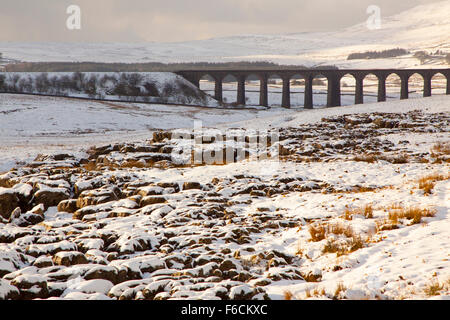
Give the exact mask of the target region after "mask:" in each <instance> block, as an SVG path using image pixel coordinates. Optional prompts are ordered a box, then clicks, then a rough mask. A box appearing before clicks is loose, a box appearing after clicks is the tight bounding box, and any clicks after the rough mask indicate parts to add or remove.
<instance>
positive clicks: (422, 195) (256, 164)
mask: <svg viewBox="0 0 450 320" xmlns="http://www.w3.org/2000/svg"><path fill="white" fill-rule="evenodd" d="M0 97H1V99H2V102H3V104H2V105H5V106H6V110H9V112H7V113H4V114H2V116H1V118H0V119H2V121H4V122H3V123H1V124H0V128H2V129H3V128H4V127H6V130H4V131H2V132H1V136H0V137H1V139H2V141H6V143H5V144H3V143H2V146H3V145H6V146H7V147H6V148H5V149H4V150H6V152H4V153H3V154H4V155H6V156H7V157H11V159H12V158H13V157H14V153H15V152H16V150H17V149H15V144H19V143H21V144H22V147H24V146H25V145H26V144H27V143H28V142H27V141H30V143H29V145H31V148H35V146H40V148H41V150H40V152H39V153H41V154H46V153H48V151H51V152H50V154H53V156H52V155H50V156H44V155H42V156H40V157H39V158H37V159H36V160H35V161H33V162H31V163H29V164H27V165H25V166H23V167H21V168H18V169H17V170H13V171H8V172H7V173H5V174H4V175H1V176H0V185H1V186H2V188H0V204H2V205H3V206H0V209H1V210H2V215H3V216H4V218H6V219H7V218H8V217H7V216H9V214H11V212H10V211H11V210H13V209H14V207H15V205H12V203H13V202H14V201H16V202H17V205H18V206H19V207H21V209H16V210H14V213H12V218H10V220H9V221H7V220H6V219H5V220H3V222H0V275H1V276H2V279H0V298H2V297H3V298H4V297H10V298H15V297H17V295H18V294H20V295H22V297H26V298H49V297H50V298H64V299H111V298H112V299H118V298H120V299H192V298H194V299H195V298H199V299H219V298H231V299H251V298H253V299H263V298H271V299H284V298H287V297H291V298H295V299H297V298H298V299H303V298H311V299H315V298H320V299H329V298H337V299H415V298H430V299H436V298H438V299H448V298H450V282H449V281H450V233H449V230H450V215H449V211H448V209H449V204H450V182H449V176H448V172H449V165H448V163H449V162H448V161H449V142H450V133H449V126H448V123H449V114H450V112H449V111H450V97H449V96H445V95H441V96H434V97H430V98H421V99H410V100H402V101H388V102H385V103H372V104H365V105H358V106H346V107H338V108H320V109H315V110H303V109H292V110H286V109H280V108H272V109H269V110H220V109H203V108H188V107H182V106H179V107H176V106H174V107H168V106H148V105H140V104H124V105H122V104H120V107H119V106H117V105H115V106H112V105H108V104H106V105H105V104H104V103H98V102H86V101H78V100H71V99H64V98H44V97H30V96H20V95H17V96H13V95H1V96H0ZM62 105H64V109H63V110H64V112H61V113H59V112H60V111H61V110H60V109H59V108H60V106H62ZM105 108H106V109H105ZM2 110H3V109H2ZM58 110H59V111H58ZM68 110H70V111H68ZM106 112H107V113H106ZM14 114H16V116H15V115H14ZM105 114H108V119H106V120H105ZM28 115H29V117H28ZM38 116H39V117H38ZM14 117H16V118H14ZM51 117H54V121H52V119H50V118H51ZM130 117H133V120H129V119H130ZM3 119H5V120H3ZM26 119H30V120H26ZM33 119H34V125H33V122H32V121H33ZM38 119H43V120H42V121H41V120H38ZM62 119H66V120H64V121H63V120H62ZM194 120H202V121H203V126H204V127H209V128H218V129H221V130H222V132H225V131H226V130H229V129H231V128H244V129H247V130H251V129H254V130H264V129H272V130H273V129H277V130H278V132H279V137H280V142H279V143H280V145H281V146H282V147H283V148H281V149H282V150H284V152H283V153H282V157H281V161H280V162H273V161H271V160H260V161H256V160H254V159H253V158H249V159H248V160H243V161H238V162H236V163H229V164H225V165H202V166H193V167H191V166H178V165H176V164H175V163H173V162H172V160H171V157H170V152H171V150H175V149H176V148H177V146H180V145H185V143H186V142H187V141H190V140H187V141H185V140H177V139H175V138H174V139H168V138H167V137H168V136H167V135H165V136H161V134H156V135H155V136H154V137H153V140H152V141H151V142H150V141H148V140H147V139H151V135H150V134H151V132H152V131H154V130H155V129H156V128H159V129H171V128H185V129H187V130H190V129H192V127H193V121H194ZM30 122H32V123H30ZM85 122H87V123H85ZM74 128H75V129H74ZM114 128H116V129H114ZM89 129H90V130H92V132H88V130H89ZM76 130H79V131H80V132H76ZM74 132H75V133H74ZM79 133H82V134H83V135H78V134H79ZM39 139H41V140H40V142H39V143H40V144H34V143H33V141H39ZM66 139H67V140H66ZM83 139H86V140H84V141H83ZM146 140H147V141H146ZM67 141H69V142H68V143H67V145H68V146H69V149H71V150H68V148H67V146H66V142H67ZM114 141H117V142H118V144H116V145H114V144H113V145H111V146H109V147H106V148H103V147H99V146H101V145H107V144H110V143H113V142H114ZM132 141H136V142H135V143H131V142H132ZM93 143H95V144H96V145H97V147H98V148H96V149H90V150H87V148H88V147H89V145H91V144H93ZM8 145H9V146H12V148H9V147H8ZM49 145H52V147H48V146H49ZM276 145H277V144H275V146H276ZM81 146H83V147H84V150H81ZM206 146H208V147H210V148H215V147H219V149H220V148H221V146H220V142H218V141H216V142H215V143H212V144H211V143H208V144H207V145H206ZM244 146H245V148H246V145H245V144H244ZM58 149H59V151H58ZM19 150H22V151H20V152H23V150H26V147H25V148H22V149H19ZM86 152H87V153H86ZM20 156H21V155H20V154H18V155H17V156H16V157H15V158H16V159H18V160H19V159H20ZM26 158H28V159H29V157H26ZM430 175H433V176H432V177H431V176H430ZM425 176H427V179H425V180H424V181H423V182H427V183H429V185H428V188H426V187H425V186H423V185H422V184H420V183H419V179H420V178H423V177H425ZM14 196H17V197H18V198H17V200H10V202H8V201H6V202H5V199H13V198H14ZM8 197H12V198H8ZM8 204H9V206H8ZM40 204H42V205H40ZM57 205H58V208H57V207H56V206H57ZM411 208H415V209H417V210H416V211H418V212H419V213H420V214H422V215H423V217H421V216H417V213H416V214H415V215H413V216H409V215H408V214H407V213H408V210H409V209H411ZM7 211H8V212H9V213H8V212H7ZM320 227H323V228H324V233H323V237H321V236H320V234H321V233H320V232H319V231H314V229H313V228H315V229H316V230H320Z"/></svg>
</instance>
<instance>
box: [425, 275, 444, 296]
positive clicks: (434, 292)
mask: <svg viewBox="0 0 450 320" xmlns="http://www.w3.org/2000/svg"><path fill="white" fill-rule="evenodd" d="M443 289H444V284H441V283H439V281H438V280H436V279H434V280H433V281H431V283H429V284H428V285H427V286H426V287H425V289H424V290H423V291H424V292H425V294H426V295H427V296H429V297H432V296H438V295H440V292H441V291H442V290H443Z"/></svg>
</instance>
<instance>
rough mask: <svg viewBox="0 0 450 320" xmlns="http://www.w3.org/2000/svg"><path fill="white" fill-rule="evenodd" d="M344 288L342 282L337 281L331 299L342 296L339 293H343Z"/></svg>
mask: <svg viewBox="0 0 450 320" xmlns="http://www.w3.org/2000/svg"><path fill="white" fill-rule="evenodd" d="M346 290H347V288H346V287H345V285H344V284H343V283H342V282H339V283H338V285H337V287H336V290H335V291H334V297H333V299H334V300H337V299H340V298H342V297H341V294H343V293H344V292H345V291H346Z"/></svg>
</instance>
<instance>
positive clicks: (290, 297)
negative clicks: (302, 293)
mask: <svg viewBox="0 0 450 320" xmlns="http://www.w3.org/2000/svg"><path fill="white" fill-rule="evenodd" d="M283 296H284V300H293V299H294V298H295V297H294V294H293V293H292V291H289V290H286V291H284V292H283Z"/></svg>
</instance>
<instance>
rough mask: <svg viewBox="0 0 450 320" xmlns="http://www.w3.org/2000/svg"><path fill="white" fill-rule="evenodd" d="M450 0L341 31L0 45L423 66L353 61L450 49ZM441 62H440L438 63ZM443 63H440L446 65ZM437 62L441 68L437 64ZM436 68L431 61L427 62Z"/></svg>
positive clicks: (187, 57)
mask: <svg viewBox="0 0 450 320" xmlns="http://www.w3.org/2000/svg"><path fill="white" fill-rule="evenodd" d="M449 12H450V0H446V1H442V2H437V3H431V4H427V5H421V6H418V7H415V8H412V9H410V10H407V11H405V12H403V13H400V14H397V15H394V16H392V17H382V25H381V29H379V30H369V29H368V28H367V26H366V23H365V22H364V23H361V24H359V25H356V26H353V27H350V28H346V29H344V30H339V31H335V32H316V33H293V34H281V35H239V36H233V37H225V38H216V39H209V40H201V41H187V42H178V43H135V44H133V43H15V42H6V43H5V42H3V43H0V52H3V54H4V57H7V58H11V59H17V60H22V61H33V62H36V61H97V62H132V63H135V62H180V61H183V62H195V61H237V60H250V61H255V60H268V61H273V62H277V63H281V64H304V65H307V66H314V65H322V64H327V65H329V64H334V65H337V66H340V67H349V68H351V67H354V68H360V67H366V68H367V67H385V68H387V67H403V68H405V67H413V66H414V67H417V66H419V65H420V63H419V61H418V60H417V59H415V58H412V57H411V56H409V57H401V58H398V59H395V58H394V59H377V60H363V61H357V60H355V61H347V60H346V58H347V56H348V55H349V54H350V53H353V52H361V51H363V52H364V51H367V50H385V49H392V48H396V47H401V48H405V49H408V50H411V51H417V50H429V51H432V52H435V51H436V50H442V51H444V52H450V37H449V34H450V15H449ZM433 63H436V62H433ZM442 63H443V62H440V64H442ZM431 66H435V65H433V64H431ZM426 67H430V65H426Z"/></svg>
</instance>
